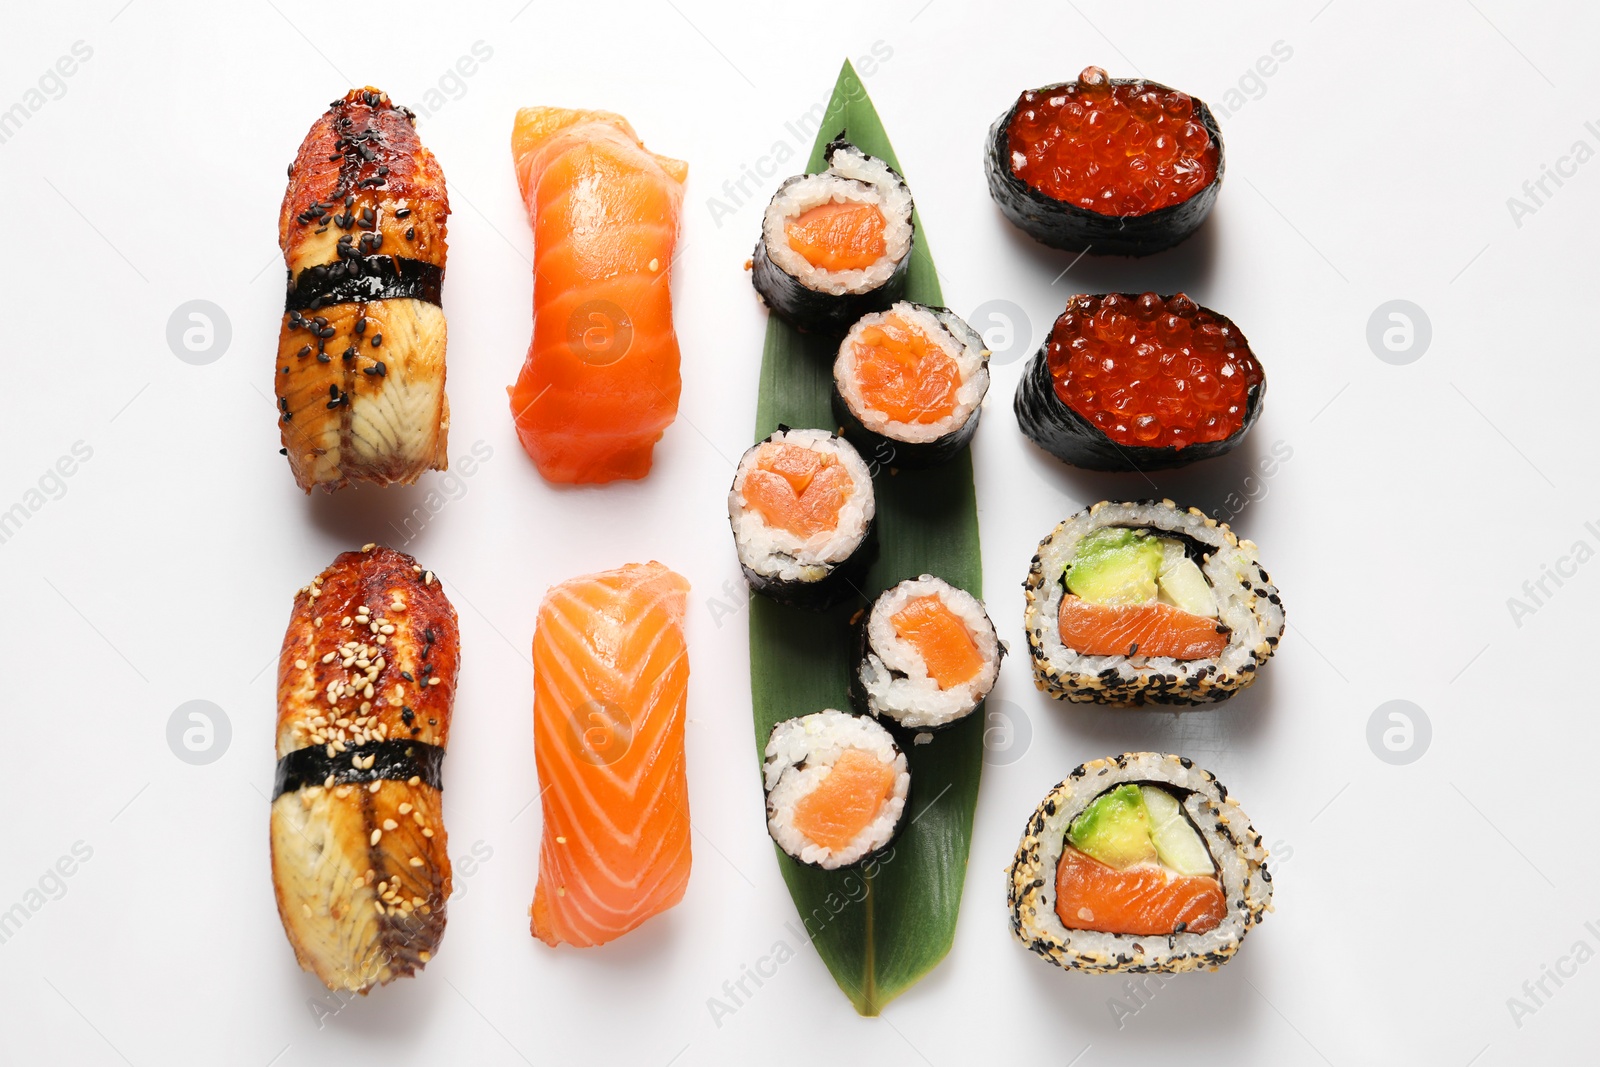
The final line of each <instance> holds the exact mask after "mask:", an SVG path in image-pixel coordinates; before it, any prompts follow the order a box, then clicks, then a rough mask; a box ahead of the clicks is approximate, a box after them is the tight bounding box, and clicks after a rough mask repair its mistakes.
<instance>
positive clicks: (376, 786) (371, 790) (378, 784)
mask: <svg viewBox="0 0 1600 1067" xmlns="http://www.w3.org/2000/svg"><path fill="white" fill-rule="evenodd" d="M382 788H383V782H382V781H381V780H380V781H376V782H373V783H372V784H371V785H369V786H367V792H369V793H376V792H377V791H378V790H379V789H382Z"/></svg>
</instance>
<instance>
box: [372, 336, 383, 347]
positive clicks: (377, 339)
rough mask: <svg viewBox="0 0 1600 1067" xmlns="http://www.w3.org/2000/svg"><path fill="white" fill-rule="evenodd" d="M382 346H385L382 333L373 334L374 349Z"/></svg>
mask: <svg viewBox="0 0 1600 1067" xmlns="http://www.w3.org/2000/svg"><path fill="white" fill-rule="evenodd" d="M381 344H383V334H381V333H375V334H373V335H372V347H373V348H377V347H378V346H379V345H381Z"/></svg>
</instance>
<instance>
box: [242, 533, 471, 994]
mask: <svg viewBox="0 0 1600 1067" xmlns="http://www.w3.org/2000/svg"><path fill="white" fill-rule="evenodd" d="M459 663H460V633H459V630H458V628H457V625H456V613H455V609H454V608H453V607H451V605H450V601H449V600H447V599H446V598H445V595H444V590H443V589H442V588H441V587H440V584H439V580H438V578H436V577H435V576H434V574H433V572H431V571H426V570H424V569H423V568H421V567H420V566H418V565H417V563H416V561H415V560H413V559H412V558H411V557H410V556H408V555H406V554H405V553H403V552H396V551H394V550H392V549H389V548H382V547H377V546H374V545H367V546H366V547H365V548H363V549H362V550H361V551H359V552H345V553H342V554H341V555H340V556H339V557H338V559H336V560H334V561H333V565H332V566H330V567H329V568H328V569H327V570H325V571H323V572H322V573H321V574H320V575H318V576H317V577H316V578H313V579H312V580H311V584H310V585H307V586H306V587H305V588H303V589H301V590H300V591H299V592H298V593H297V594H296V595H295V601H294V611H293V614H292V615H291V616H290V619H289V628H288V632H287V633H286V634H285V635H284V639H283V649H282V652H281V653H280V655H279V660H278V729H277V757H278V769H277V777H276V785H275V788H274V791H273V799H272V820H271V823H272V826H271V840H272V882H273V888H274V890H275V892H276V894H277V899H278V915H279V918H280V919H281V920H282V921H283V929H284V932H285V933H286V934H287V935H288V937H289V943H290V944H291V945H292V946H293V947H294V952H295V957H296V958H297V959H298V960H299V962H300V966H301V967H302V968H304V969H305V970H308V971H311V972H313V973H314V974H316V976H317V977H318V978H319V979H321V980H322V982H323V984H324V985H326V986H327V987H328V988H329V989H332V990H350V991H354V992H360V993H365V992H367V991H368V990H370V989H371V988H372V987H373V986H375V985H382V984H384V983H387V982H389V981H392V980H393V979H395V978H399V977H402V976H406V975H410V974H412V973H414V971H415V970H416V968H418V967H421V966H423V965H424V964H426V963H427V962H428V960H429V959H430V958H432V954H433V953H434V952H435V951H437V949H438V945H439V941H440V939H441V938H442V937H443V936H444V924H445V901H446V900H448V899H449V897H450V859H449V857H448V855H447V854H446V851H445V844H446V843H445V831H444V823H443V820H442V817H441V803H440V788H441V784H442V783H441V780H440V769H441V765H442V763H443V759H444V750H445V745H446V741H447V738H448V736H449V732H450V709H451V705H452V704H453V703H454V700H455V688H456V675H457V671H458V668H459Z"/></svg>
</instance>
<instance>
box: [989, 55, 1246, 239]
mask: <svg viewBox="0 0 1600 1067" xmlns="http://www.w3.org/2000/svg"><path fill="white" fill-rule="evenodd" d="M1197 111H1198V109H1197V108H1196V107H1195V100H1194V98H1193V97H1191V96H1189V95H1188V94H1187V93H1180V92H1178V91H1177V90H1176V89H1168V88H1166V87H1165V86H1160V85H1156V84H1154V83H1152V82H1146V81H1142V80H1141V81H1131V82H1124V83H1121V84H1116V85H1113V84H1112V82H1111V78H1110V77H1109V76H1108V75H1107V74H1106V72H1105V71H1104V70H1101V69H1100V68H1099V67H1088V68H1086V69H1085V70H1084V72H1083V73H1082V74H1080V75H1078V80H1077V82H1076V83H1074V84H1070V85H1062V86H1058V87H1056V88H1053V89H1029V90H1028V91H1027V92H1025V93H1023V94H1022V97H1021V98H1020V99H1019V100H1018V101H1017V108H1016V114H1015V115H1014V116H1013V117H1012V119H1011V127H1010V129H1009V130H1008V131H1007V143H1008V147H1009V149H1010V152H1011V170H1012V173H1014V174H1015V175H1016V176H1017V177H1018V178H1020V179H1021V180H1022V181H1024V182H1027V183H1028V184H1029V185H1031V186H1033V187H1034V188H1035V189H1037V190H1039V192H1041V193H1043V194H1045V195H1046V196H1048V197H1050V198H1051V199H1052V200H1060V201H1063V202H1065V203H1069V204H1074V205H1076V206H1078V207H1081V208H1084V209H1086V210H1089V211H1093V212H1096V213H1098V214H1101V215H1116V216H1125V215H1143V214H1145V213H1147V212H1150V211H1156V210H1159V209H1160V208H1164V207H1170V206H1172V205H1173V204H1181V203H1183V202H1184V201H1185V200H1187V199H1189V198H1190V197H1191V196H1194V195H1195V194H1196V193H1198V192H1200V190H1202V189H1204V188H1205V187H1206V186H1208V185H1210V184H1211V182H1212V180H1213V179H1214V178H1216V176H1217V160H1218V155H1219V154H1218V151H1217V144H1216V141H1214V140H1213V139H1212V137H1211V134H1210V133H1209V132H1208V131H1207V130H1206V128H1205V126H1204V125H1202V124H1201V122H1200V117H1199V115H1198V113H1197Z"/></svg>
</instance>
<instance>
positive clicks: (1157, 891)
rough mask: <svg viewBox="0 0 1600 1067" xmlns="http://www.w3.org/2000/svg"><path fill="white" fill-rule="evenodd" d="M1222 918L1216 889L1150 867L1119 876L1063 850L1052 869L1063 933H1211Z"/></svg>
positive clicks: (1205, 881)
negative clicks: (1182, 925)
mask: <svg viewBox="0 0 1600 1067" xmlns="http://www.w3.org/2000/svg"><path fill="white" fill-rule="evenodd" d="M1227 914H1228V905H1227V901H1226V900H1225V899H1224V898H1223V895H1222V884H1221V883H1220V882H1218V881H1217V880H1216V879H1215V878H1209V877H1206V876H1204V875H1199V876H1191V877H1184V876H1182V875H1179V876H1172V875H1169V874H1168V873H1167V872H1166V871H1164V870H1162V869H1161V868H1160V867H1157V866H1154V865H1148V866H1147V865H1138V866H1133V867H1129V868H1128V869H1127V870H1124V871H1119V870H1117V869H1116V868H1115V867H1111V866H1109V865H1107V864H1104V863H1101V862H1100V861H1099V860H1097V859H1095V858H1094V857H1092V856H1088V855H1085V854H1084V853H1082V852H1079V851H1078V850H1077V849H1075V848H1073V847H1072V846H1071V845H1068V846H1067V847H1066V849H1065V850H1064V851H1063V852H1062V853H1061V863H1060V865H1059V866H1058V867H1057V868H1056V917H1057V918H1059V919H1060V920H1061V923H1062V925H1063V926H1065V927H1066V928H1067V929H1069V930H1099V931H1101V932H1103V933H1108V934H1139V935H1142V936H1146V937H1151V936H1155V935H1158V934H1170V933H1173V932H1174V931H1175V930H1176V929H1177V926H1178V924H1179V923H1183V924H1184V930H1185V931H1187V932H1188V933H1192V934H1203V933H1205V932H1206V931H1207V930H1214V929H1216V926H1217V924H1218V923H1220V922H1221V921H1222V920H1223V919H1224V918H1226V917H1227Z"/></svg>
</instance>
